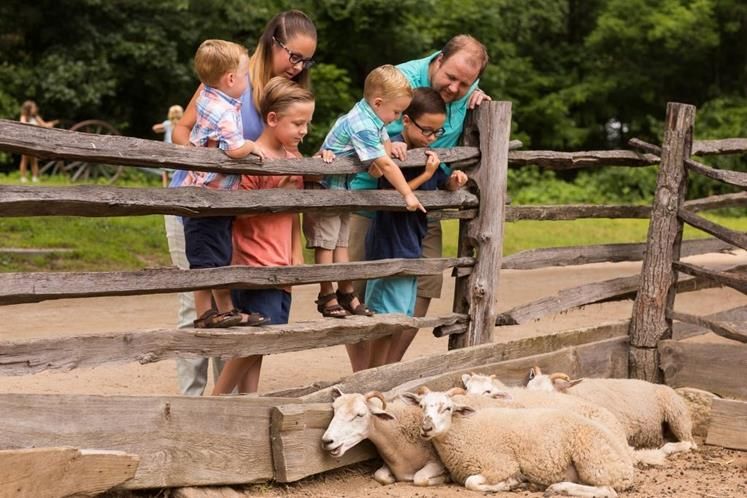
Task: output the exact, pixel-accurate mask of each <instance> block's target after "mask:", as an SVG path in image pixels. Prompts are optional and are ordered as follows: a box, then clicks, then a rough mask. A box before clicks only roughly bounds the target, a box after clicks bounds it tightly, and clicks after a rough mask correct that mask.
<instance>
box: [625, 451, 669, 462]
mask: <svg viewBox="0 0 747 498" xmlns="http://www.w3.org/2000/svg"><path fill="white" fill-rule="evenodd" d="M630 450H631V451H630V454H631V456H632V457H633V463H634V464H636V465H652V466H657V467H658V466H662V465H666V463H667V455H668V453H666V452H665V451H662V449H661V448H656V449H649V448H646V449H642V450H634V449H633V448H632V447H631V448H630Z"/></svg>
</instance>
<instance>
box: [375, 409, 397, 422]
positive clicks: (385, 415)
mask: <svg viewBox="0 0 747 498" xmlns="http://www.w3.org/2000/svg"><path fill="white" fill-rule="evenodd" d="M370 410H371V415H373V416H374V417H378V418H380V419H381V420H393V421H395V422H396V421H397V417H395V416H394V415H392V414H391V413H389V412H388V411H385V410H382V409H381V408H371V409H370Z"/></svg>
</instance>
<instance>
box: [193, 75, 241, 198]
mask: <svg viewBox="0 0 747 498" xmlns="http://www.w3.org/2000/svg"><path fill="white" fill-rule="evenodd" d="M240 110H241V101H240V100H239V99H234V98H233V97H230V96H228V95H226V94H225V93H223V92H221V91H220V90H218V89H216V88H212V87H209V86H207V85H205V87H204V88H203V90H202V92H200V96H199V97H198V98H197V121H196V122H195V125H194V127H193V128H192V133H191V134H190V136H189V141H190V143H191V144H192V145H194V146H196V147H206V146H207V143H208V141H209V140H212V141H214V142H217V143H218V148H220V149H221V150H223V151H226V150H233V149H237V148H239V147H241V146H242V145H244V142H245V140H244V130H243V127H242V125H241V113H240ZM181 186H182V187H188V186H197V187H206V188H211V189H217V190H235V189H237V188H238V186H239V176H238V175H225V174H223V173H214V172H203V171H190V172H189V175H187V178H185V180H184V182H182V185H181Z"/></svg>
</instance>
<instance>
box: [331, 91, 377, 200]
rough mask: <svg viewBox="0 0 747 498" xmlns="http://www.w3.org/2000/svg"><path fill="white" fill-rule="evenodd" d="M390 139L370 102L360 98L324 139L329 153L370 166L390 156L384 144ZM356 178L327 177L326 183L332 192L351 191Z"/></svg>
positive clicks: (350, 176)
mask: <svg viewBox="0 0 747 498" xmlns="http://www.w3.org/2000/svg"><path fill="white" fill-rule="evenodd" d="M388 140H389V135H388V134H387V132H386V128H385V127H384V122H383V121H382V120H381V118H380V117H379V116H377V115H376V113H375V112H374V110H373V109H372V108H371V106H370V105H369V104H368V102H366V100H365V99H361V100H360V101H359V102H358V103H357V104H355V105H354V106H353V108H352V109H351V110H350V112H348V113H347V114H345V115H344V116H342V117H340V118H339V119H338V120H337V121H336V122H335V124H334V126H333V127H332V129H331V130H329V133H327V138H325V139H324V144H322V150H330V151H332V152H334V153H335V155H336V156H339V157H350V156H358V159H360V160H361V161H362V162H364V163H367V162H371V161H373V160H374V159H378V158H380V157H383V156H386V155H387V153H386V150H385V149H384V142H387V141H388ZM353 176H355V175H327V176H325V177H324V181H323V183H324V185H325V186H326V187H327V188H328V189H330V190H348V189H350V180H351V179H352V177H353Z"/></svg>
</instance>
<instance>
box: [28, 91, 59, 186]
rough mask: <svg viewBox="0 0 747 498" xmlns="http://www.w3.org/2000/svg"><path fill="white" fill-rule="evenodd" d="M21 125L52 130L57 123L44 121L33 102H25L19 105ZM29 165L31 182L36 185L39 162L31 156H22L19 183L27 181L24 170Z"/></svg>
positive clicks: (56, 121) (55, 121)
mask: <svg viewBox="0 0 747 498" xmlns="http://www.w3.org/2000/svg"><path fill="white" fill-rule="evenodd" d="M19 121H20V122H21V123H28V124H31V125H35V126H43V127H44V128H53V127H54V125H56V124H57V123H58V122H59V121H58V120H56V119H55V120H54V121H44V120H43V119H42V117H41V116H40V115H39V107H38V106H37V105H36V102H34V101H33V100H27V101H26V102H24V103H23V104H21V118H20V119H19ZM29 163H31V181H32V182H34V183H36V182H38V181H39V160H38V159H37V158H35V157H33V156H27V155H22V156H21V164H20V166H19V169H20V173H21V183H26V182H28V181H29V179H28V172H27V170H26V168H27V165H28V164H29Z"/></svg>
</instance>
